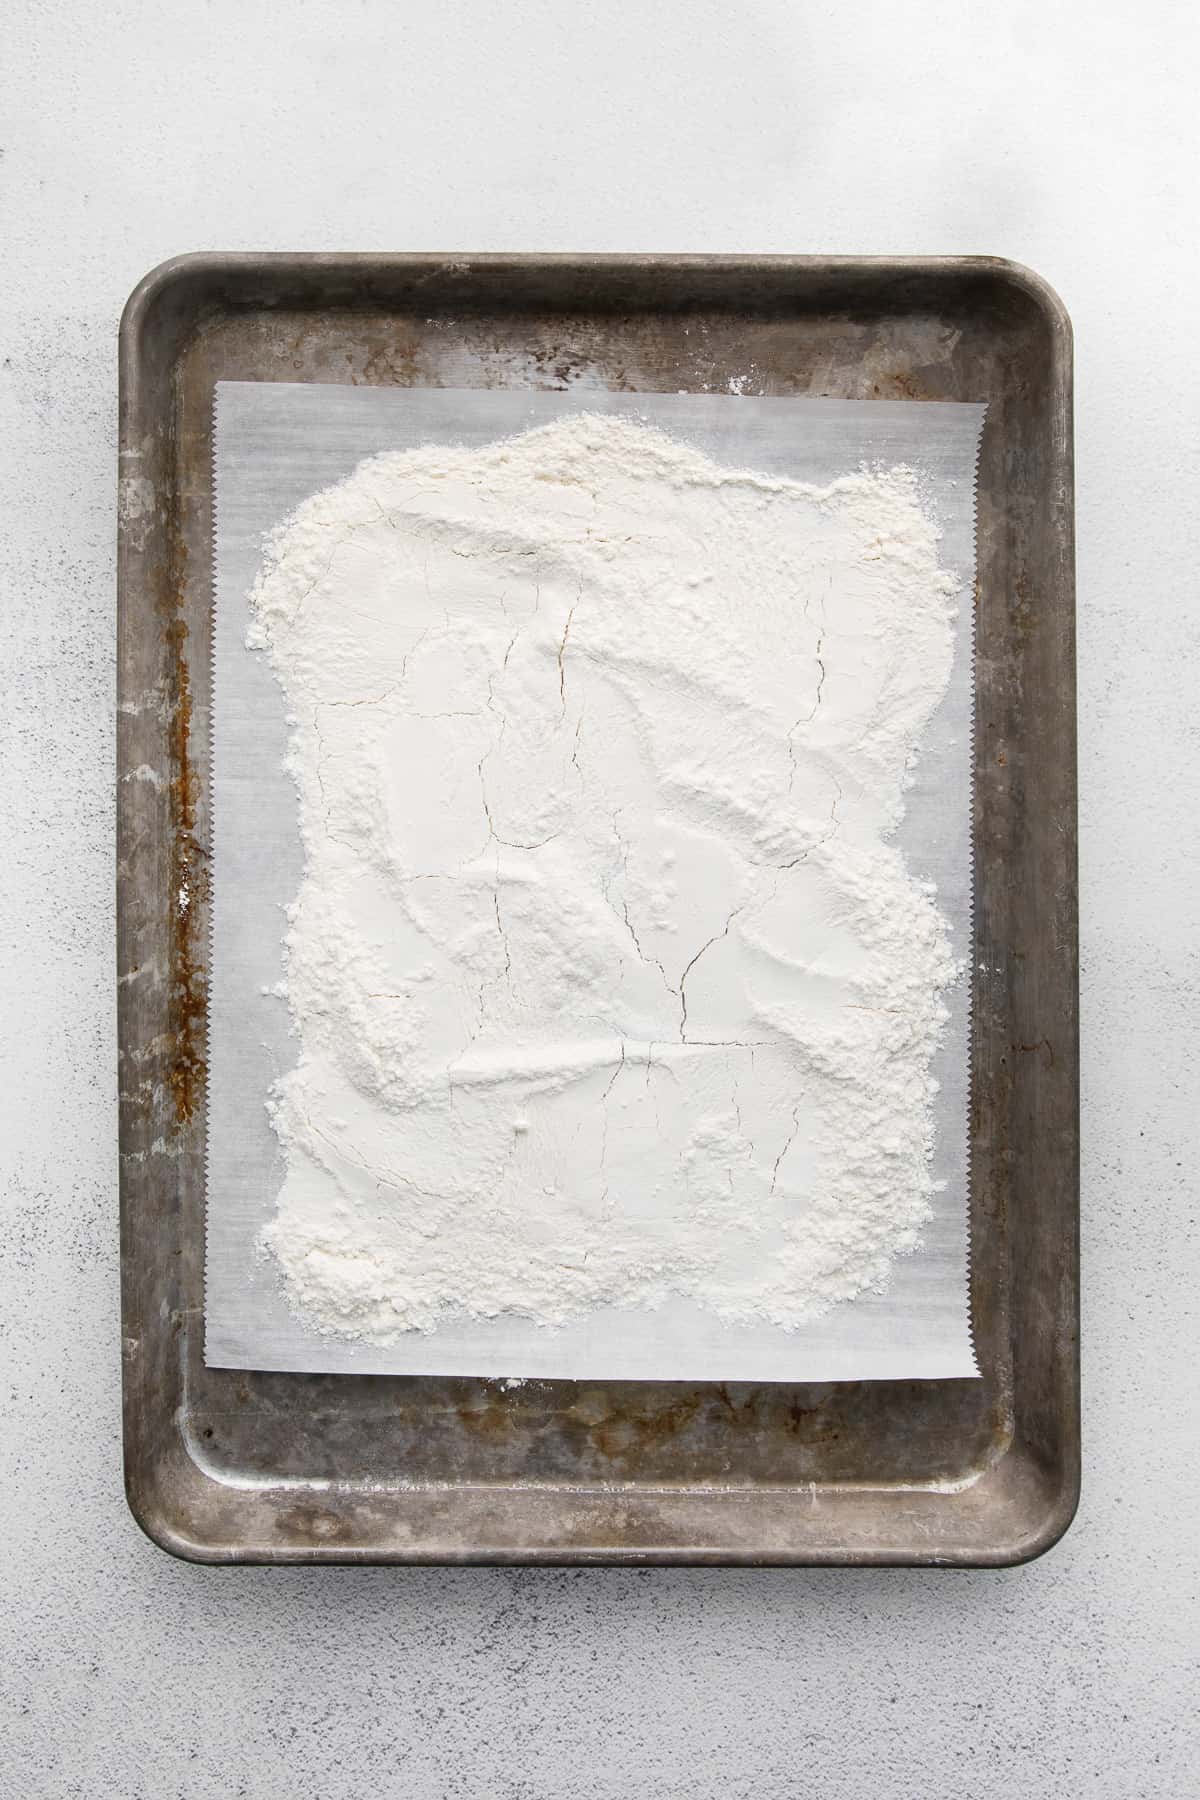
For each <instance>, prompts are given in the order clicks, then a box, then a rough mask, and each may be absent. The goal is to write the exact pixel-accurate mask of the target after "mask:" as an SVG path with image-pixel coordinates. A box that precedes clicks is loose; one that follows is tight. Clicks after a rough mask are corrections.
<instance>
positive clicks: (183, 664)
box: [163, 520, 210, 1125]
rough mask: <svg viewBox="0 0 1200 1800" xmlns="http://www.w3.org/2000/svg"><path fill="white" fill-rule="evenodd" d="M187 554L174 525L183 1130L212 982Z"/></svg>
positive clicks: (173, 1006) (177, 999)
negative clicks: (205, 934) (194, 753)
mask: <svg viewBox="0 0 1200 1800" xmlns="http://www.w3.org/2000/svg"><path fill="white" fill-rule="evenodd" d="M186 554H187V553H186V549H185V547H184V543H183V539H182V536H181V534H180V531H179V528H178V523H177V521H175V520H172V522H171V525H170V527H169V529H168V546H167V556H168V565H169V580H168V583H167V596H166V597H167V602H168V605H169V606H170V608H171V612H170V614H169V616H168V618H167V622H166V626H165V629H164V633H163V636H164V641H165V644H166V649H167V659H168V684H169V692H170V696H171V702H170V706H171V710H170V722H169V724H168V727H167V750H168V755H169V759H170V769H171V778H170V783H169V788H168V795H169V805H170V819H171V847H170V906H169V909H168V912H169V919H170V967H171V986H170V994H169V997H168V1010H167V1021H168V1029H169V1032H170V1036H171V1040H172V1041H171V1054H170V1059H169V1066H168V1069H167V1085H168V1087H169V1088H170V1091H171V1099H172V1102H173V1104H174V1107H175V1118H176V1120H177V1122H178V1123H179V1124H180V1125H186V1124H187V1123H188V1122H189V1121H190V1120H191V1119H192V1118H194V1117H195V1114H196V1109H197V1107H198V1105H199V1103H200V1096H201V1094H202V1093H203V1090H204V1082H205V1077H206V1073H207V1063H206V1058H205V1039H206V1033H207V1021H208V981H207V975H206V971H205V961H206V959H205V954H204V948H203V945H202V944H201V942H200V917H201V913H202V911H203V909H204V907H205V906H206V904H207V901H208V897H209V885H210V884H209V873H208V859H207V855H206V852H205V851H204V849H203V847H202V846H201V844H200V842H199V840H198V838H197V836H196V811H197V804H198V800H199V792H200V784H199V777H198V775H197V772H196V765H195V763H194V762H193V760H192V758H191V755H190V744H191V730H192V682H191V673H190V671H189V668H188V660H187V656H186V654H185V650H186V645H187V637H188V628H187V625H186V624H185V623H184V620H183V618H182V617H181V614H180V609H181V607H182V605H183V599H184V571H185V567H186Z"/></svg>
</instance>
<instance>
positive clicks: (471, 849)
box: [250, 415, 957, 1344]
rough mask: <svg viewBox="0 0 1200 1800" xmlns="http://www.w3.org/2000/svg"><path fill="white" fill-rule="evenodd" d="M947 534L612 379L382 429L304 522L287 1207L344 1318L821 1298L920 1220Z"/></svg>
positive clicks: (286, 609)
mask: <svg viewBox="0 0 1200 1800" xmlns="http://www.w3.org/2000/svg"><path fill="white" fill-rule="evenodd" d="M937 535H938V534H937V530H936V528H935V526H934V524H933V523H932V521H931V519H930V518H929V516H928V515H927V514H926V512H925V511H924V510H923V509H922V506H921V504H920V500H919V495H918V490H917V485H916V481H915V478H914V476H913V475H912V473H911V472H910V471H907V470H904V469H892V470H889V471H885V472H869V471H863V472H860V473H858V474H855V475H850V476H847V477H846V478H844V479H842V480H839V481H837V482H835V483H834V484H833V485H832V486H831V487H828V488H824V489H815V488H811V487H806V486H804V485H801V484H799V483H796V482H792V481H788V480H778V479H766V478H763V477H760V476H757V475H753V474H748V473H740V472H735V471H731V470H729V469H725V468H722V467H720V466H718V465H717V464H715V463H714V462H712V461H710V460H709V459H708V458H707V457H705V456H703V455H701V454H700V453H698V452H697V451H695V450H693V449H690V448H687V447H685V446H683V445H681V444H680V443H678V442H675V441H674V440H673V439H671V438H669V437H667V436H664V435H663V434H661V433H660V432H658V431H655V430H652V429H649V428H647V427H645V426H643V425H640V424H638V423H637V422H635V421H631V420H627V419H621V418H612V417H600V416H594V415H592V416H589V415H583V416H579V417H573V418H568V419H565V420H562V421H560V422H558V423H556V424H552V425H549V426H546V427H544V428H542V429H539V430H535V431H530V432H529V433H527V434H526V435H525V436H523V437H519V438H515V439H510V440H507V441H504V442H498V443H495V444H493V445H491V446H489V447H487V448H485V449H482V450H478V449H476V450H457V449H449V448H445V447H440V446H431V447H426V448H422V449H418V450H414V451H406V452H404V453H400V454H393V455H385V456H380V457H375V458H373V459H372V460H370V461H368V462H365V463H363V464H361V465H360V467H359V468H358V469H357V470H356V471H355V473H354V474H353V475H352V476H351V477H350V478H349V479H348V480H346V481H344V482H342V483H341V484H340V485H339V486H336V487H333V488H331V489H329V490H327V491H325V492H323V493H320V494H317V495H316V496H315V497H314V498H313V499H311V500H309V501H307V502H306V503H305V504H304V505H303V506H301V507H300V508H299V510H298V511H297V512H296V513H295V514H294V515H293V516H292V518H291V519H290V520H288V521H287V522H286V523H285V525H284V526H283V527H282V528H281V529H280V530H279V531H278V532H277V533H276V534H275V535H274V538H273V540H272V541H271V543H270V545H269V550H268V555H267V559H266V563H265V566H264V569H263V572H262V573H261V575H260V577H259V580H258V582H257V585H256V587H255V590H254V593H253V597H252V598H253V607H254V615H255V623H254V625H253V626H252V627H251V632H250V642H251V645H252V647H255V648H258V649H263V650H265V651H266V652H267V653H268V654H269V656H270V658H271V662H272V665H273V667H274V670H275V672H276V674H277V676H278V679H279V681H280V683H281V684H282V687H283V690H284V693H285V695H286V701H287V707H288V712H289V725H290V728H291V750H290V767H291V770H292V773H293V774H294V777H295V781H296V786H297V790H298V796H299V820H300V829H301V834H302V838H303V845H304V854H305V867H304V876H303V880H302V883H301V886H300V889H299V892H298V893H297V895H296V897H295V901H294V903H293V904H292V906H291V907H290V909H289V912H288V930H287V937H286V947H285V960H286V996H287V1000H288V1003H289V1005H290V1008H291V1014H292V1021H293V1024H294V1028H295V1032H296V1034H297V1036H298V1040H299V1043H298V1060H297V1062H296V1065H295V1067H294V1068H292V1069H291V1070H290V1071H288V1072H287V1073H286V1074H284V1075H283V1076H282V1077H281V1079H280V1080H279V1081H278V1082H277V1084H276V1087H275V1089H274V1091H273V1094H272V1097H271V1101H270V1109H271V1117H272V1121H273V1124H274V1128H275V1130H276V1132H277V1134H278V1137H279V1140H280V1143H281V1145H282V1148H283V1151H284V1155H285V1161H286V1179H285V1180H284V1183H283V1187H282V1190H281V1192H280V1195H279V1201H278V1210H277V1212H276V1215H275V1217H274V1219H273V1220H272V1222H271V1223H270V1224H269V1225H268V1227H267V1228H266V1231H265V1233H264V1238H265V1242H266V1244H267V1246H268V1248H269V1250H270V1251H271V1252H272V1253H273V1254H274V1256H275V1257H276V1258H277V1259H278V1263H279V1266H280V1268H281V1270H282V1274H283V1277H284V1280H285V1284H286V1289H287V1293H288V1296H289V1299H290V1301H291V1304H292V1306H293V1307H294V1309H295V1310H296V1311H297V1312H298V1313H299V1314H300V1315H301V1316H302V1317H303V1318H304V1319H305V1320H307V1321H308V1322H309V1323H310V1324H311V1325H313V1326H314V1327H316V1328H317V1329H319V1330H324V1331H328V1332H335V1333H340V1334H345V1335H348V1336H351V1337H354V1338H358V1339H363V1340H367V1341H370V1342H373V1343H376V1344H385V1343H389V1342H391V1341H393V1340H394V1339H395V1338H396V1337H397V1336H398V1335H399V1334H400V1333H402V1332H404V1331H406V1330H411V1329H414V1328H416V1329H429V1328H431V1327H433V1326H434V1325H436V1324H437V1322H438V1321H439V1320H440V1319H442V1318H444V1317H446V1316H447V1315H450V1314H458V1315H460V1316H461V1315H463V1314H467V1315H474V1316H491V1315H494V1314H497V1313H501V1312H513V1313H518V1314H521V1315H524V1316H526V1317H528V1318H531V1319H534V1320H537V1321H539V1322H542V1323H545V1324H553V1323H556V1322H560V1321H562V1320H565V1319H567V1318H569V1317H571V1316H573V1315H577V1314H579V1313H580V1312H581V1311H584V1310H586V1309H587V1308H589V1307H593V1306H597V1305H601V1304H607V1305H616V1306H620V1307H653V1306H655V1305H657V1304H658V1303H660V1302H661V1301H663V1300H664V1299H665V1298H666V1297H667V1296H668V1295H681V1296H686V1297H688V1298H689V1299H691V1300H692V1301H694V1302H695V1303H697V1304H699V1305H700V1306H702V1307H705V1308H708V1309H711V1310H712V1311H714V1312H715V1313H717V1314H719V1315H720V1316H722V1317H724V1318H727V1319H740V1320H748V1319H756V1318H757V1319H761V1320H767V1321H771V1322H773V1323H774V1324H776V1325H781V1326H784V1327H789V1326H794V1325H796V1324H797V1323H798V1322H799V1321H800V1320H802V1319H805V1318H809V1317H811V1316H813V1315H814V1314H815V1313H819V1312H820V1311H822V1310H824V1309H825V1308H827V1307H828V1306H829V1305H831V1304H833V1303H835V1302H837V1301H840V1300H844V1299H846V1298H848V1297H851V1296H853V1295H855V1294H858V1293H860V1292H861V1291H862V1290H864V1289H865V1288H869V1287H878V1286H880V1285H882V1284H883V1283H884V1282H885V1281H886V1277H887V1274H888V1270H889V1266H890V1264H891V1262H892V1260H893V1259H894V1258H895V1257H896V1256H897V1255H900V1254H903V1253H904V1252H906V1251H910V1250H912V1249H913V1247H914V1245H915V1244H916V1242H917V1237H918V1233H919V1231H920V1228H921V1226H922V1224H923V1222H924V1221H925V1220H926V1219H927V1218H928V1217H929V1212H930V1208H929V1200H930V1195H931V1192H932V1191H933V1180H932V1176H931V1173H930V1152H931V1138H932V1110H931V1108H932V1099H933V1093H934V1088H935V1084H934V1080H933V1077H932V1074H931V1059H932V1055H933V1052H934V1050H935V1048H936V1045H937V1043H938V1040H939V1036H940V1033H941V1030H942V1026H943V1022H944V1020H945V1018H946V1010H945V1007H944V1004H943V996H944V993H945V990H946V988H947V987H948V985H949V984H950V983H951V982H952V981H953V980H954V979H955V978H956V975H957V969H956V965H955V962H954V959H953V957H952V954H951V950H950V935H949V927H948V924H947V921H946V919H945V918H944V917H943V915H942V913H941V911H940V910H939V907H938V905H937V901H936V896H935V894H934V892H933V890H932V888H931V886H930V885H929V884H928V883H924V882H921V881H918V880H916V879H914V877H913V876H912V875H911V874H910V873H909V872H908V870H907V869H906V867H905V864H904V860H903V858H902V856H901V854H900V852H899V850H898V849H897V848H896V847H895V845H894V844H893V843H892V842H891V841H890V837H891V834H892V833H893V832H894V830H895V827H896V825H897V823H898V821H899V818H900V816H901V813H902V810H903V793H904V789H905V786H906V780H907V774H908V770H909V768H910V765H911V763H912V760H913V757H914V752H915V748H916V746H917V742H918V739H919V737H920V734H921V731H922V729H923V727H924V726H925V725H926V723H927V722H928V720H929V718H930V716H931V714H932V713H933V711H934V709H935V707H936V705H937V703H938V701H939V699H940V698H941V696H942V694H943V692H944V690H945V688H946V685H947V681H948V679H949V675H950V669H951V663H952V658H953V623H954V613H955V600H954V595H955V586H956V584H955V582H954V580H953V578H952V577H951V576H950V575H949V574H948V573H947V572H946V571H944V570H943V569H942V568H941V567H940V565H939V561H938V553H937Z"/></svg>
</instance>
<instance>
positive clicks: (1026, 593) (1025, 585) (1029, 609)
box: [1011, 569, 1036, 648]
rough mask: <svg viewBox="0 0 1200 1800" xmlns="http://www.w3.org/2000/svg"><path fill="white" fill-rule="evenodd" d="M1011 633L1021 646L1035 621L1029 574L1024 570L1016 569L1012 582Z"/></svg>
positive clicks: (1025, 641) (1027, 638)
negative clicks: (1015, 575)
mask: <svg viewBox="0 0 1200 1800" xmlns="http://www.w3.org/2000/svg"><path fill="white" fill-rule="evenodd" d="M1011 610H1012V623H1013V635H1014V637H1015V639H1016V642H1017V644H1018V646H1019V647H1021V648H1023V647H1024V646H1025V644H1026V643H1027V642H1028V640H1029V634H1030V632H1031V631H1032V630H1033V627H1034V625H1035V623H1036V615H1035V613H1034V608H1033V593H1032V589H1031V586H1030V581H1029V575H1028V573H1027V571H1026V570H1024V569H1018V571H1017V578H1016V580H1015V581H1014V582H1013V603H1012V609H1011Z"/></svg>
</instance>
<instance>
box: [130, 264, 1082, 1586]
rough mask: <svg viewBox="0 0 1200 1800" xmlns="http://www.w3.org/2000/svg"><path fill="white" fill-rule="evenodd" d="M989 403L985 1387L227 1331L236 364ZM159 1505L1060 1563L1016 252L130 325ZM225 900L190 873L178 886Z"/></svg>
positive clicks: (1051, 1068)
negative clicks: (216, 441)
mask: <svg viewBox="0 0 1200 1800" xmlns="http://www.w3.org/2000/svg"><path fill="white" fill-rule="evenodd" d="M222 379H228V380H241V381H247V380H250V381H280V380H283V381H291V382H296V381H305V382H309V381H331V382H339V383H345V382H352V383H356V382H364V383H375V384H386V385H389V386H396V387H520V388H534V389H537V388H550V389H563V388H570V387H573V386H576V385H580V386H583V387H586V388H589V389H591V390H593V391H594V390H596V389H597V388H599V389H610V390H614V391H620V392H630V393H643V392H645V393H678V392H680V391H684V392H693V393H694V392H713V391H721V390H725V391H728V387H729V383H730V381H736V382H738V383H739V385H740V386H741V387H742V388H743V389H744V391H745V392H747V393H761V394H765V395H772V394H801V395H813V396H822V395H824V396H828V397H839V398H851V399H866V398H876V399H880V398H882V399H886V398H898V399H906V400H947V399H949V400H972V401H985V402H986V403H987V405H988V415H987V425H986V427H985V430H984V434H983V441H982V447H981V458H980V480H979V515H978V568H977V619H976V629H977V685H976V723H977V730H976V744H975V768H974V825H973V849H974V856H975V866H976V906H975V919H974V945H973V954H972V972H971V981H972V994H971V999H972V1007H973V1035H972V1108H971V1135H972V1179H971V1198H970V1204H971V1232H972V1271H971V1301H972V1315H973V1325H974V1334H975V1342H976V1347H977V1352H978V1356H979V1362H980V1367H981V1370H982V1374H983V1379H982V1380H980V1381H941V1382H933V1381H928V1382H927V1381H905V1382H894V1381H884V1382H874V1383H865V1384H864V1383H856V1382H847V1383H836V1384H825V1385H817V1384H811V1383H809V1384H804V1385H788V1384H779V1383H771V1384H768V1385H755V1384H752V1383H737V1384H733V1383H683V1382H678V1383H656V1382H628V1381H626V1382H618V1381H608V1382H605V1381H587V1382H555V1381H536V1382H529V1383H526V1384H525V1385H524V1386H521V1387H515V1388H510V1387H505V1386H502V1385H499V1384H496V1383H494V1382H487V1381H481V1380H473V1379H468V1378H448V1377H424V1376H410V1377H398V1376H361V1375H300V1374H287V1373H281V1372H271V1373H265V1372H253V1371H240V1370H222V1369H207V1368H205V1366H204V1363H203V1356H202V1313H203V1289H202V1283H203V1205H204V1179H203V1155H204V1131H203V1113H204V1092H205V1077H206V1057H205V1014H206V994H207V976H208V963H207V956H208V948H207V946H208V925H209V916H208V855H209V846H210V838H209V819H208V816H207V806H206V793H207V776H208V753H209V677H210V671H209V668H208V664H207V657H206V647H207V643H208V639H209V624H210V607H211V583H212V568H211V454H212V443H211V405H212V397H213V391H214V385H215V383H216V381H218V380H222ZM121 380H122V386H121V469H120V545H119V568H120V596H119V605H120V619H119V631H120V694H119V727H120V730H119V771H118V773H119V788H118V793H119V824H118V831H119V844H118V855H119V868H118V887H119V893H118V901H119V924H118V936H119V943H118V955H119V977H120V985H119V994H120V1049H121V1153H122V1163H121V1171H122V1173H121V1181H122V1268H123V1314H124V1350H125V1405H126V1410H125V1442H126V1472H127V1486H128V1491H129V1497H130V1503H131V1506H132V1507H133V1510H134V1513H135V1515H136V1516H137V1517H138V1519H139V1520H140V1522H141V1523H142V1524H143V1526H144V1527H145V1528H146V1529H147V1531H149V1532H150V1534H151V1535H152V1536H153V1537H155V1538H156V1540H157V1541H158V1542H160V1543H162V1544H163V1545H164V1546H165V1547H167V1548H168V1549H171V1550H173V1551H174V1552H175V1553H177V1554H180V1555H184V1556H190V1557H194V1558H197V1559H201V1560H207V1561H237V1560H254V1561H310V1562H311V1561H339V1560H340V1561H353V1562H361V1561H426V1562H429V1561H434V1562H436V1561H447V1562H462V1561H493V1562H512V1561H538V1562H595V1561H602V1562H625V1563H631V1562H636V1563H645V1562H742V1563H872V1562H874V1563H878V1562H908V1563H960V1564H968V1565H970V1564H994V1563H1003V1562H1013V1561H1019V1560H1022V1559H1024V1558H1026V1557H1028V1556H1031V1555H1035V1554H1037V1553H1038V1552H1039V1551H1040V1550H1042V1549H1045V1548H1046V1547H1047V1546H1048V1545H1049V1544H1050V1543H1052V1542H1054V1541H1055V1539H1056V1538H1057V1537H1058V1536H1059V1535H1060V1534H1061V1532H1062V1531H1063V1530H1064V1529H1065V1528H1066V1525H1067V1524H1068V1523H1069V1520H1070V1517H1071V1514H1072V1512H1073V1509H1074V1504H1075V1497H1076V1493H1077V1485H1078V1350H1077V1271H1078V1256H1077V1179H1078V1127H1077V1079H1078V1055H1077V1035H1076V1033H1077V1025H1076V1017H1077V968H1076V940H1075V920H1076V899H1075V789H1074V691H1073V675H1074V667H1073V655H1074V643H1073V623H1074V620H1073V575H1072V467H1071V447H1070V333H1069V326H1068V324H1067V321H1066V319H1065V316H1064V314H1063V312H1062V309H1061V307H1060V306H1059V304H1058V302H1057V301H1056V299H1055V298H1054V296H1053V295H1052V294H1051V293H1050V292H1049V291H1048V290H1047V289H1046V288H1045V287H1044V286H1043V284H1041V283H1040V282H1039V281H1038V280H1037V278H1036V277H1033V276H1031V275H1029V274H1028V273H1027V272H1026V271H1023V270H1020V269H1018V268H1015V267H1014V266H1012V265H1009V264H1004V263H999V262H994V261H991V260H989V259H986V258H969V259H952V260H945V261H906V260H890V259H889V260H867V261H859V260H836V259H835V260H828V259H809V258H768V259H743V258H730V259H721V258H718V259H707V258H588V257H565V258H544V257H479V258H475V257H471V258H455V259H446V258H439V257H406V256H363V257H352V256H330V257H324V256H315V257H311V256H310V257H292V256H283V257H271V256H203V257H196V258H184V259H181V260H180V261H178V262H176V263H173V264H168V265H166V266H164V268H162V269H160V270H158V271H155V272H154V273H153V274H152V275H151V276H149V277H147V279H146V281H145V282H143V283H142V285H141V286H140V287H139V289H138V290H137V291H136V292H135V294H134V296H133V297H132V299H131V301H130V303H129V306H128V308H127V311H126V315H125V319H124V322H123V326H122V340H121ZM181 896H186V904H181V903H180V902H181Z"/></svg>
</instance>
